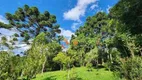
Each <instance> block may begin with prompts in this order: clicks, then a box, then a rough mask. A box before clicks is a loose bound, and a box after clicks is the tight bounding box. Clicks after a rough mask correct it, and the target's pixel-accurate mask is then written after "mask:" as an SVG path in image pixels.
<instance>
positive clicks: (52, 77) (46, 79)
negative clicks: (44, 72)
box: [43, 76, 57, 80]
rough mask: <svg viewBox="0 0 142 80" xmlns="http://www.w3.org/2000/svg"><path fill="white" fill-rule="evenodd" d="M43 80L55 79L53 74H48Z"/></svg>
mask: <svg viewBox="0 0 142 80" xmlns="http://www.w3.org/2000/svg"><path fill="white" fill-rule="evenodd" d="M43 80H57V79H56V77H55V76H49V77H47V78H44V79H43Z"/></svg>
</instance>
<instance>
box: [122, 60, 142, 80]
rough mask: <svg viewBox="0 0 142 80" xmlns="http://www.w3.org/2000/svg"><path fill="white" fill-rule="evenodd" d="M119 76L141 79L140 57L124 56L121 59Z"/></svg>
mask: <svg viewBox="0 0 142 80" xmlns="http://www.w3.org/2000/svg"><path fill="white" fill-rule="evenodd" d="M119 72H120V76H121V77H124V78H125V79H126V80H141V79H142V58H141V57H134V58H126V59H122V60H121V66H120V71H119Z"/></svg>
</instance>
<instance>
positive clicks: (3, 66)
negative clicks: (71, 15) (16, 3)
mask: <svg viewBox="0 0 142 80" xmlns="http://www.w3.org/2000/svg"><path fill="white" fill-rule="evenodd" d="M141 4H142V1H141V0H120V1H119V2H118V3H117V4H116V5H115V6H114V7H112V9H110V13H109V14H106V13H105V12H98V13H96V14H95V15H94V16H90V17H88V18H87V19H86V22H85V23H84V25H83V26H81V27H80V28H79V29H78V30H77V31H76V32H75V35H72V37H71V40H70V43H68V42H67V40H66V39H65V40H66V41H65V42H66V44H67V45H68V46H69V48H68V49H67V51H63V50H62V46H61V45H60V43H61V41H62V40H64V37H63V36H56V33H60V32H61V31H60V29H59V27H60V26H59V25H56V17H55V16H54V15H51V14H50V13H49V12H48V11H45V12H44V13H43V14H42V13H40V12H39V10H38V8H36V7H29V6H28V5H25V6H24V8H18V10H17V11H16V12H15V13H14V14H10V13H6V17H7V19H8V20H9V24H4V23H0V26H1V27H3V28H15V27H16V29H17V30H18V31H20V33H21V35H18V34H14V36H15V37H19V36H22V37H24V41H28V40H29V39H31V38H34V40H33V43H32V44H31V46H32V47H31V48H30V49H29V50H28V51H27V52H25V54H24V55H23V56H19V55H14V54H13V53H11V52H10V50H9V51H7V52H5V51H1V52H0V79H3V80H17V79H19V78H22V79H23V78H26V79H27V80H30V79H31V78H34V77H36V75H37V74H38V73H43V72H45V71H53V70H67V75H66V77H67V79H69V80H76V77H77V75H73V74H74V72H70V71H71V68H73V67H82V66H86V67H87V70H88V72H91V71H92V70H93V67H94V68H97V69H98V70H99V68H101V67H104V68H106V70H110V71H113V72H114V73H115V74H116V75H117V76H118V77H120V78H124V79H126V80H141V79H142V76H141V75H142V58H141V56H142V40H141V39H142V25H141V24H142V20H141V19H142V13H141V12H142V10H141V9H142V5H141ZM13 40H14V41H17V38H13ZM0 44H3V45H6V46H9V45H8V44H7V39H6V37H2V38H1V42H0Z"/></svg>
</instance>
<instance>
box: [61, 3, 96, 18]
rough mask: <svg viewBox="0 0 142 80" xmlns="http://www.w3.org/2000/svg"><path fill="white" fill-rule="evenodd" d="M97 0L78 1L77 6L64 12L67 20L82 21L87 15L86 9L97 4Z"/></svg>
mask: <svg viewBox="0 0 142 80" xmlns="http://www.w3.org/2000/svg"><path fill="white" fill-rule="evenodd" d="M96 1H97V0H78V1H77V5H76V6H75V7H74V8H72V9H70V10H68V11H66V12H64V15H63V17H64V19H65V20H73V21H81V20H80V17H82V16H84V15H85V12H86V9H87V7H88V6H89V5H90V4H93V3H95V2H96Z"/></svg>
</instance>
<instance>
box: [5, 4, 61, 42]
mask: <svg viewBox="0 0 142 80" xmlns="http://www.w3.org/2000/svg"><path fill="white" fill-rule="evenodd" d="M6 18H7V20H8V21H9V23H10V24H11V25H12V26H13V27H16V28H17V29H18V30H19V31H20V32H21V36H22V37H24V41H28V40H29V39H30V38H31V37H35V36H37V35H38V34H39V33H40V32H45V33H47V34H49V36H50V37H51V38H53V37H55V35H56V32H57V33H60V32H61V30H60V29H59V27H60V26H59V25H57V24H56V22H57V21H56V16H55V15H51V14H50V13H49V12H48V11H45V12H44V13H40V11H39V10H38V8H37V7H29V6H28V5H24V7H23V8H18V10H16V11H15V13H14V14H11V13H6Z"/></svg>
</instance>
